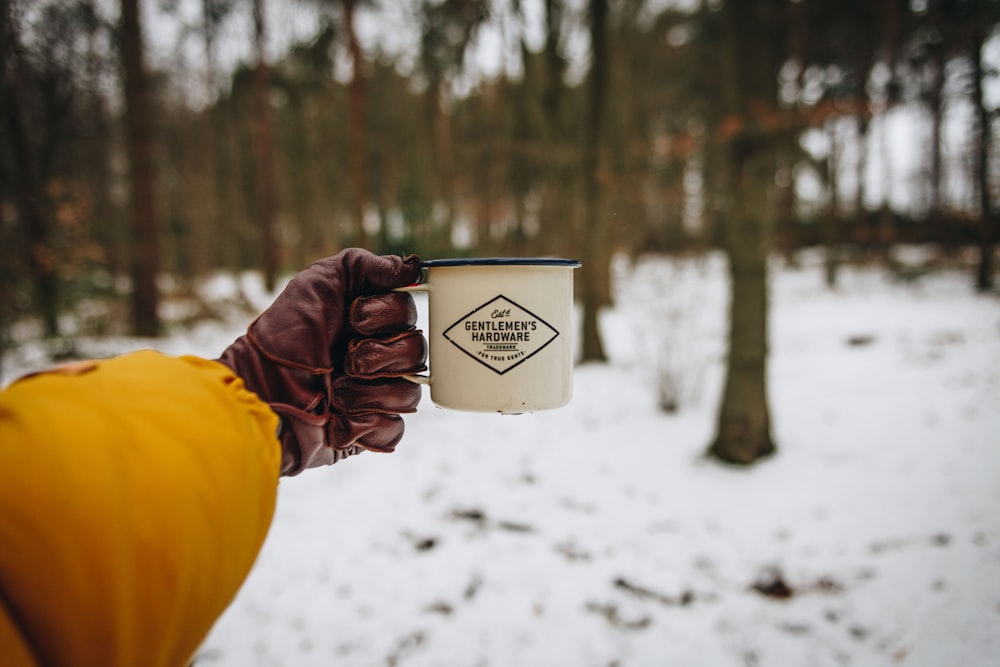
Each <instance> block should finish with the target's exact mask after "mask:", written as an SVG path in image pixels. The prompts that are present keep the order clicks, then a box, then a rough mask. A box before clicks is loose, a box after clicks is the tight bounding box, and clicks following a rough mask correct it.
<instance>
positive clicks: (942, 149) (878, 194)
mask: <svg viewBox="0 0 1000 667" xmlns="http://www.w3.org/2000/svg"><path fill="white" fill-rule="evenodd" d="M277 1H278V0H189V1H188V2H184V1H183V0H159V2H158V3H155V4H154V3H152V2H151V3H149V4H148V6H147V5H146V4H143V5H141V6H139V5H138V0H0V7H2V12H0V20H2V21H3V23H2V25H0V40H2V41H0V54H2V59H3V60H2V65H3V68H2V74H3V80H2V89H0V93H2V97H0V117H2V121H3V123H2V126H0V127H2V129H0V235H2V236H0V248H2V250H0V279H2V285H3V286H2V289H0V342H2V343H3V344H4V345H9V344H11V342H12V338H13V336H12V334H11V331H12V328H13V325H14V323H16V322H23V321H26V320H31V321H36V322H39V323H40V325H39V329H38V330H39V332H40V333H41V334H42V335H45V336H48V337H58V336H59V335H60V333H61V332H60V314H61V313H65V312H67V311H69V310H72V309H73V308H74V307H76V306H77V305H78V304H80V303H83V302H88V301H89V302H92V301H93V300H94V299H95V298H100V299H103V300H104V302H105V303H118V304H119V305H120V309H119V311H118V312H120V313H124V315H122V316H121V317H119V318H118V319H117V320H114V319H111V320H110V322H111V323H110V324H109V319H108V318H103V324H101V325H100V326H101V327H104V328H103V329H102V330H101V331H96V332H93V333H101V332H102V331H103V332H106V333H115V332H117V333H128V332H131V333H134V334H137V335H142V336H156V335H158V334H159V333H160V332H161V323H160V319H159V312H160V310H159V304H160V301H161V299H163V298H164V293H165V291H167V290H180V291H183V290H185V289H191V288H192V287H191V286H192V285H194V284H195V283H196V281H197V279H198V278H200V277H203V276H206V275H209V274H211V273H212V272H216V271H220V270H221V271H227V272H235V271H243V270H256V271H260V272H262V273H263V275H264V276H265V281H266V283H267V285H268V286H272V285H274V284H275V281H276V280H278V278H279V276H280V275H282V274H285V273H287V272H290V271H294V270H298V269H300V268H302V267H304V266H305V265H306V264H307V263H308V262H309V261H311V260H313V259H316V258H319V257H322V256H325V255H328V254H332V253H334V252H336V251H337V250H339V249H340V248H343V247H347V246H352V245H358V246H363V247H367V248H370V249H372V250H375V251H377V252H385V253H388V252H399V253H410V252H416V253H419V254H420V255H422V256H423V257H426V258H431V257H445V256H455V255H458V256H462V255H480V256H485V255H498V254H503V255H508V254H509V255H553V256H569V257H576V258H579V259H581V260H583V262H584V265H585V268H586V270H585V271H582V272H580V274H579V280H578V283H579V285H578V287H579V297H580V303H581V306H582V308H583V313H584V317H583V322H584V325H583V356H584V358H585V359H601V358H602V357H603V350H602V348H601V343H600V336H599V331H598V328H597V324H596V322H597V315H596V313H597V311H598V310H599V309H600V308H601V307H602V306H603V305H605V304H607V303H608V302H609V300H610V298H611V297H610V289H609V278H608V270H607V267H608V265H609V259H610V257H611V255H612V253H614V252H620V251H623V252H626V253H629V254H630V255H633V256H635V255H639V254H642V253H651V252H657V253H690V252H698V251H703V250H705V249H708V248H721V249H723V250H725V251H726V252H727V255H728V257H729V260H730V264H731V265H732V268H731V273H732V276H733V279H734V283H733V284H734V301H736V302H738V303H739V304H741V307H743V308H745V309H746V310H747V313H746V314H745V317H746V318H749V319H747V320H746V322H747V323H749V324H750V325H751V326H750V328H751V329H752V330H756V331H759V332H760V334H759V336H758V337H759V338H760V340H758V341H756V342H754V341H751V346H756V347H757V348H760V349H759V350H758V352H759V354H760V355H763V345H764V343H763V336H764V335H765V329H764V327H765V326H766V324H765V322H764V320H763V318H761V317H759V316H758V315H759V313H760V312H762V309H764V308H766V302H765V298H766V297H765V293H764V290H765V288H764V279H763V277H762V276H763V274H764V272H765V268H764V267H765V264H764V263H765V260H766V258H767V257H768V256H769V255H773V254H775V253H780V255H782V256H784V257H785V258H786V260H787V261H790V262H794V261H795V253H796V251H797V250H798V249H800V248H803V247H806V246H818V247H821V248H824V249H825V253H826V254H825V257H826V258H827V260H826V277H825V279H826V281H827V282H828V283H829V284H830V285H834V284H835V283H836V269H837V266H838V265H839V264H840V263H841V262H845V261H873V262H885V263H886V266H887V267H889V268H890V269H891V268H893V261H894V260H893V253H892V252H891V250H892V248H893V247H894V246H895V245H896V244H899V243H907V244H913V243H918V244H934V246H935V247H936V248H937V249H938V250H939V251H940V254H941V256H942V257H952V258H954V257H957V256H961V257H963V258H965V260H966V262H967V264H968V266H969V270H970V273H971V275H970V289H973V288H975V287H978V289H982V290H987V289H991V287H992V281H993V274H994V268H993V266H992V264H991V259H992V257H993V252H994V245H995V243H996V239H997V237H998V234H997V222H996V219H995V212H994V205H993V203H992V200H993V199H994V198H995V197H991V195H995V194H996V190H997V186H998V180H997V178H996V176H995V172H996V167H997V161H998V157H1000V156H998V155H997V151H996V150H995V149H994V142H993V140H992V134H993V131H992V128H993V123H994V117H995V113H996V111H995V107H997V106H998V105H1000V100H998V99H997V92H996V89H997V82H996V74H997V73H996V72H995V71H994V68H995V67H996V66H997V64H998V63H1000V44H997V43H996V41H997V40H995V39H994V37H995V36H994V32H995V28H996V24H997V22H998V21H1000V2H996V1H994V0H836V1H834V0H760V1H755V2H737V1H736V0H727V1H725V2H724V1H723V0H702V1H698V0H694V1H689V2H673V3H671V2H668V1H666V0H664V1H661V2H654V1H652V0H575V1H574V0H535V1H534V2H528V0H480V1H476V0H399V1H398V2H389V0H296V2H290V3H289V2H286V3H284V4H285V5H296V6H298V7H301V12H303V13H304V14H305V15H307V16H311V17H314V21H313V23H314V27H315V29H314V31H313V33H312V34H310V35H309V36H308V38H306V39H300V40H293V41H291V42H289V43H288V44H287V46H286V47H282V48H281V49H273V48H272V49H270V50H269V49H268V48H267V47H266V45H267V43H268V41H267V40H268V36H269V35H272V34H275V33H281V32H282V30H283V29H284V26H282V25H280V24H279V25H271V24H269V21H268V17H269V16H270V14H269V13H268V11H267V9H268V3H276V2H277ZM379 2H381V3H382V4H381V5H380V4H378V3H379ZM386 7H392V8H394V11H395V12H397V14H398V15H402V16H404V17H405V24H406V26H407V28H408V29H409V30H411V31H412V32H413V34H414V35H415V37H414V39H413V40H412V43H413V45H414V46H413V49H414V50H415V51H416V52H415V53H406V54H400V53H399V52H393V51H391V50H388V49H383V48H380V47H379V46H378V45H377V44H376V45H374V46H373V45H372V44H371V42H370V41H369V43H367V44H365V43H363V40H362V38H361V35H360V33H359V29H358V26H359V22H360V21H361V20H362V19H364V18H365V17H369V19H370V17H371V16H373V15H374V16H377V14H378V12H379V11H381V10H384V9H385V8H386ZM192 8H193V9H192ZM182 9H184V10H185V11H182ZM529 9H530V12H529ZM153 10H155V21H154V20H153V19H150V16H151V15H153ZM192 16H194V17H196V18H195V19H192V18H191V17H192ZM530 17H534V18H533V19H532V20H533V24H532V25H533V26H534V27H533V29H532V30H529V29H528V26H529V23H531V21H529V18H530ZM237 21H239V22H243V23H244V24H245V25H248V26H250V28H249V29H248V30H246V40H247V42H248V43H247V45H246V49H245V50H244V52H245V53H247V54H250V55H249V56H248V57H246V58H243V59H242V60H241V61H240V62H238V63H237V64H236V65H235V66H233V67H227V66H224V65H222V64H221V63H222V62H223V61H222V59H221V57H220V54H221V53H223V52H224V51H225V46H226V45H225V43H224V39H229V40H231V39H233V38H232V34H233V32H232V31H229V32H226V30H225V28H226V26H227V25H230V24H232V23H233V22H237ZM370 23H371V20H369V24H370ZM150 24H153V25H150ZM164 26H167V27H171V28H173V31H172V34H178V35H181V36H182V37H183V39H184V43H185V46H186V48H187V49H188V50H190V49H191V48H192V46H191V45H192V44H194V45H196V47H195V48H196V51H197V53H198V57H197V58H191V57H185V58H180V57H178V58H177V60H176V62H174V63H173V64H171V62H170V60H169V58H168V59H163V58H160V59H158V60H156V61H155V63H154V61H153V60H152V59H150V58H149V57H148V53H147V51H148V43H149V35H150V34H151V31H152V30H154V29H155V30H156V31H157V34H158V33H159V31H162V29H163V28H164ZM486 31H492V34H501V35H502V37H503V40H504V43H505V45H506V46H507V48H506V57H508V58H510V57H511V54H514V55H513V57H514V59H515V60H516V62H515V63H514V64H513V65H512V66H509V67H502V68H500V71H499V73H493V74H490V75H478V76H477V73H476V72H475V71H474V68H475V63H474V62H473V61H472V59H471V58H470V57H469V53H470V52H471V50H472V49H473V47H474V46H476V45H477V44H478V43H479V42H478V40H479V39H480V38H481V36H482V35H483V34H484V33H485V32H486ZM529 33H531V34H532V35H533V36H531V35H529ZM991 40H992V41H991ZM581 44H582V45H584V46H580V45H581ZM573 45H576V46H575V48H571V47H573ZM991 57H992V58H991ZM469 81H472V83H471V84H470V83H469ZM462 82H464V84H463V83H462ZM991 91H993V94H992V97H991ZM901 117H903V118H908V119H910V124H909V125H908V127H909V129H908V130H906V132H907V134H905V138H904V142H905V143H906V144H907V145H908V147H909V149H910V150H911V152H915V154H917V155H918V156H919V161H920V167H919V169H918V170H917V171H916V172H913V171H910V172H907V173H905V174H902V173H900V171H899V170H898V169H897V170H895V171H894V169H893V164H894V163H893V162H892V160H891V159H890V158H891V155H889V154H890V153H891V152H892V151H893V150H894V145H893V143H892V141H890V140H889V138H888V136H889V134H888V130H887V128H888V126H889V123H890V122H891V121H893V120H894V119H898V118H901ZM897 137H898V132H897ZM903 181H905V182H903ZM873 184H874V185H873ZM875 185H877V186H878V187H877V188H875ZM900 189H902V190H904V191H905V193H906V195H905V196H904V197H903V198H902V199H900V198H899V197H896V198H895V199H894V198H893V197H891V196H890V191H898V190H900ZM970 257H971V259H970ZM896 268H897V269H898V270H904V268H905V267H904V268H899V267H896ZM911 269H912V267H910V268H909V269H906V270H911ZM818 279H821V278H818ZM744 287H745V293H737V292H739V291H740V290H741V289H743V288H744ZM740 317H741V316H740V315H739V313H737V312H736V311H735V309H734V313H733V327H734V328H736V327H737V326H741V325H740V322H741V320H740ZM0 347H2V345H0ZM758 352H755V353H753V354H758ZM733 353H734V354H738V350H737V349H736V348H734V351H733Z"/></svg>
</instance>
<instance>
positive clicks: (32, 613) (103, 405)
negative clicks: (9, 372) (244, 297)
mask: <svg viewBox="0 0 1000 667" xmlns="http://www.w3.org/2000/svg"><path fill="white" fill-rule="evenodd" d="M276 428H277V417H276V416H275V414H274V413H273V412H271V410H270V409H269V408H268V407H267V406H266V405H265V404H264V403H262V402H261V401H260V400H259V399H258V398H257V397H256V396H255V395H254V394H253V393H251V392H249V391H247V390H246V389H245V388H244V387H243V383H242V381H240V380H239V379H238V378H237V377H236V376H235V375H233V374H232V373H231V372H230V371H229V369H227V368H226V367H225V366H223V365H221V364H218V363H215V362H212V361H207V360H204V359H198V358H194V357H181V358H175V357H168V356H165V355H161V354H159V353H156V352H151V351H145V352H137V353H133V354H129V355H124V356H121V357H117V358H114V359H111V360H107V361H100V362H95V363H91V364H89V365H86V366H77V367H76V368H75V370H73V371H72V372H63V373H60V372H48V373H43V374H40V375H36V376H33V377H30V378H27V379H24V380H21V381H19V382H16V383H15V384H13V385H12V386H11V387H9V388H8V389H6V390H5V391H3V392H0V663H3V664H4V665H8V664H13V665H21V664H23V665H36V664H37V665H46V666H49V665H52V666H62V665H73V666H74V667H88V666H90V665H95V666H96V665H101V667H115V666H122V667H124V666H128V667H135V666H137V665H142V666H143V667H159V666H163V667H180V666H184V665H187V664H188V662H189V661H190V659H191V657H192V656H193V654H194V652H195V651H196V650H197V648H198V646H199V644H200V642H201V641H202V640H203V639H204V638H205V636H206V634H207V633H208V631H209V630H210V629H211V626H212V624H213V623H214V622H215V620H216V618H217V617H218V616H219V615H220V614H221V613H222V611H223V610H224V609H225V608H226V606H227V605H228V604H229V603H230V602H231V600H232V598H233V596H234V595H235V594H236V591H237V590H238V588H239V587H240V585H241V584H242V582H243V580H244V579H245V577H246V575H247V574H248V572H249V571H250V568H251V566H252V565H253V562H254V560H255V558H256V556H257V553H258V551H259V549H260V547H261V545H262V544H263V542H264V538H265V536H266V534H267V530H268V527H269V525H270V522H271V518H272V515H273V512H274V503H275V496H276V492H277V485H278V470H279V466H280V458H281V452H280V444H279V442H278V439H277V437H276V435H275V433H276ZM8 660H10V661H12V662H8Z"/></svg>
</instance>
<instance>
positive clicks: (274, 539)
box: [159, 257, 1000, 667]
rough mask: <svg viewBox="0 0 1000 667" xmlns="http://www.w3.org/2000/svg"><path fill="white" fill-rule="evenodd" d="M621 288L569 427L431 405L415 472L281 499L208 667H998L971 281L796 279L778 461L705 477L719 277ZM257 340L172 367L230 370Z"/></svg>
mask: <svg viewBox="0 0 1000 667" xmlns="http://www.w3.org/2000/svg"><path fill="white" fill-rule="evenodd" d="M616 275H617V276H618V278H619V281H618V285H619V287H620V291H619V296H620V299H619V301H618V306H617V307H616V308H615V309H614V310H611V311H609V312H607V313H606V315H605V317H604V320H603V322H602V324H603V326H604V334H605V336H606V344H607V348H608V352H609V355H610V357H611V361H610V363H608V364H603V365H581V366H578V367H577V369H576V375H575V396H574V400H573V402H572V403H571V404H570V405H569V406H567V407H566V408H563V409H560V410H555V411H551V412H541V413H536V414H532V415H521V416H500V415H479V414H465V413H460V412H453V411H447V410H442V409H439V408H435V407H434V406H433V405H432V404H431V402H430V400H429V397H426V396H425V400H424V402H423V403H422V405H421V410H420V411H419V412H418V413H417V414H415V415H412V416H409V417H408V418H407V431H406V436H405V437H404V440H403V442H402V443H401V445H400V447H399V449H398V450H397V452H396V453H395V454H393V455H391V456H384V455H376V454H364V455H362V456H359V457H355V458H352V459H349V460H347V461H345V462H343V463H341V464H338V465H336V466H333V467H332V468H328V469H321V470H311V471H307V472H305V473H304V474H303V475H301V476H300V477H297V478H292V479H286V480H283V481H282V482H281V490H280V496H279V504H278V510H277V514H276V517H275V521H274V525H273V528H272V531H271V534H270V536H269V538H268V541H267V543H266V545H265V547H264V549H263V551H262V552H261V554H260V558H259V560H258V562H257V565H256V567H255V569H254V571H253V572H252V574H251V576H250V578H249V579H248V581H247V582H246V585H245V586H244V588H243V589H242V591H241V593H240V594H239V596H238V597H237V598H236V600H235V601H234V602H233V604H232V606H231V607H230V609H229V610H228V611H227V612H226V614H225V615H224V616H223V617H222V618H221V619H220V621H219V623H218V624H217V626H216V628H215V629H214V631H213V632H212V634H211V635H210V636H209V638H208V640H207V641H206V643H205V645H204V647H203V650H202V652H201V653H200V655H199V657H198V661H197V665H198V666H199V667H237V666H239V667H255V666H260V667H264V666H272V665H273V666H278V665H280V666H288V667H297V666H302V667H310V666H317V667H318V666H321V665H322V666H329V665H338V666H351V667H368V666H379V665H386V666H393V665H400V666H408V667H409V666H412V667H417V666H420V667H474V666H486V665H490V666H492V667H513V666H518V667H520V666H528V665H530V666H532V667H536V666H551V667H590V666H594V667H609V666H611V665H617V666H619V667H626V666H628V667H634V666H672V665H677V666H684V667H686V666H689V665H699V666H701V665H705V666H710V667H716V666H718V667H727V666H730V665H733V666H736V665H768V666H771V665H773V666H775V667H789V666H799V665H803V666H805V665H808V666H810V667H821V666H824V665H862V666H871V665H906V666H917V665H919V666H922V667H940V666H945V665H948V666H952V665H963V666H973V667H980V666H981V667H988V666H993V665H997V664H1000V662H998V661H1000V299H998V298H997V296H996V295H993V296H976V295H975V294H974V293H973V292H972V289H971V278H970V276H969V274H968V273H967V272H962V273H957V272H950V271H940V272H936V273H932V274H930V275H927V276H924V277H923V278H921V279H919V280H917V281H916V282H913V283H907V284H903V283H900V282H896V281H893V280H892V279H891V278H890V277H889V276H888V275H887V274H886V273H884V272H883V271H881V270H879V269H874V268H868V269H862V268H845V269H844V270H843V272H842V274H841V280H840V284H839V287H838V289H837V290H835V291H830V290H827V289H825V288H824V287H823V286H822V279H821V272H820V268H819V267H818V266H816V265H815V264H813V265H810V266H807V267H806V268H803V269H798V270H793V269H789V268H782V267H780V266H779V265H775V269H774V270H773V271H772V274H771V277H772V283H771V295H772V298H771V336H770V340H771V356H770V404H771V411H772V420H773V431H774V436H775V440H776V443H777V445H778V448H779V450H778V453H777V455H776V456H774V457H773V458H771V459H769V460H767V461H765V462H761V463H759V464H758V465H756V466H754V467H752V468H750V469H734V468H728V467H725V466H721V465H719V464H716V463H713V462H711V461H709V460H706V459H705V458H704V457H703V452H704V450H705V448H706V445H707V444H708V443H709V440H710V439H711V437H712V435H713V431H714V417H715V411H716V408H717V403H718V396H719V393H720V385H721V381H722V369H723V358H724V353H725V331H726V324H725V307H726V298H727V296H726V295H727V290H726V284H725V270H724V264H723V263H722V262H721V260H720V259H719V258H718V257H711V258H708V259H702V260H697V261H695V260H691V261H688V262H687V263H679V262H672V263H664V262H652V263H641V264H638V265H636V266H629V265H626V264H619V265H617V267H616ZM417 298H418V300H419V298H420V297H419V296H418V297H417ZM419 305H420V306H421V307H423V306H424V304H423V303H422V302H419ZM245 324H246V322H245V321H240V322H237V323H234V324H232V325H228V328H227V327H222V326H219V325H211V326H207V325H206V326H204V327H201V328H196V329H195V330H193V331H192V332H189V333H186V334H179V335H177V336H174V337H172V338H169V339H165V340H163V341H161V342H160V343H159V347H160V348H161V349H164V350H166V351H169V352H176V353H182V352H193V353H200V354H204V355H209V356H211V355H215V354H217V353H218V352H219V351H221V349H222V347H223V346H224V345H225V344H226V342H227V341H228V340H229V339H231V337H232V336H234V335H236V334H237V333H239V330H240V329H242V328H243V326H244V325H245ZM664 379H666V380H667V383H666V385H665V386H667V387H669V388H671V391H672V395H676V396H678V397H679V402H680V408H679V410H678V411H677V412H675V413H672V414H668V413H665V412H663V411H661V410H660V409H659V408H658V404H659V403H660V402H661V395H662V394H663V392H662V391H661V390H660V389H658V386H664V383H663V380H664ZM668 393H670V392H669V391H668Z"/></svg>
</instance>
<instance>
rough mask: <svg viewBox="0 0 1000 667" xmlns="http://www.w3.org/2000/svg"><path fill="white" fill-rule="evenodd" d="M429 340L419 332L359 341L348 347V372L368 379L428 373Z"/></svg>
mask: <svg viewBox="0 0 1000 667" xmlns="http://www.w3.org/2000/svg"><path fill="white" fill-rule="evenodd" d="M426 361H427V341H426V340H425V339H424V336H423V334H422V333H421V332H420V331H418V330H413V331H407V332H405V333H401V334H397V335H395V336H389V337H387V338H356V339H355V340H352V341H351V343H350V344H349V345H348V346H347V354H345V355H344V373H346V374H347V375H349V376H351V377H354V378H360V379H365V380H373V379H376V378H383V377H399V376H401V375H408V374H411V373H419V372H421V371H424V370H427V366H425V364H424V362H426Z"/></svg>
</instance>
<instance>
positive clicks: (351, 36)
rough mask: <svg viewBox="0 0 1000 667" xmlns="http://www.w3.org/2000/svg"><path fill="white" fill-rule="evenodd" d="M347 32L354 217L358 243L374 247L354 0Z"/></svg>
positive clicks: (348, 5) (348, 2)
mask: <svg viewBox="0 0 1000 667" xmlns="http://www.w3.org/2000/svg"><path fill="white" fill-rule="evenodd" d="M343 4H344V29H345V30H346V31H347V50H348V52H350V54H351V68H352V73H351V82H350V84H349V85H348V89H347V95H348V109H347V118H348V138H347V145H348V150H349V151H350V158H349V159H348V164H349V165H350V169H351V174H350V179H351V193H350V198H351V215H352V216H354V220H353V224H354V237H355V243H356V244H358V245H360V246H361V247H362V248H371V244H372V237H371V235H370V234H369V233H368V231H367V230H366V229H365V224H364V213H365V199H366V194H367V189H368V160H367V145H368V142H367V141H366V129H365V104H366V98H365V71H364V57H363V55H362V53H361V43H360V42H359V41H358V35H357V31H356V29H355V26H354V9H355V5H356V1H355V0H343Z"/></svg>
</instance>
